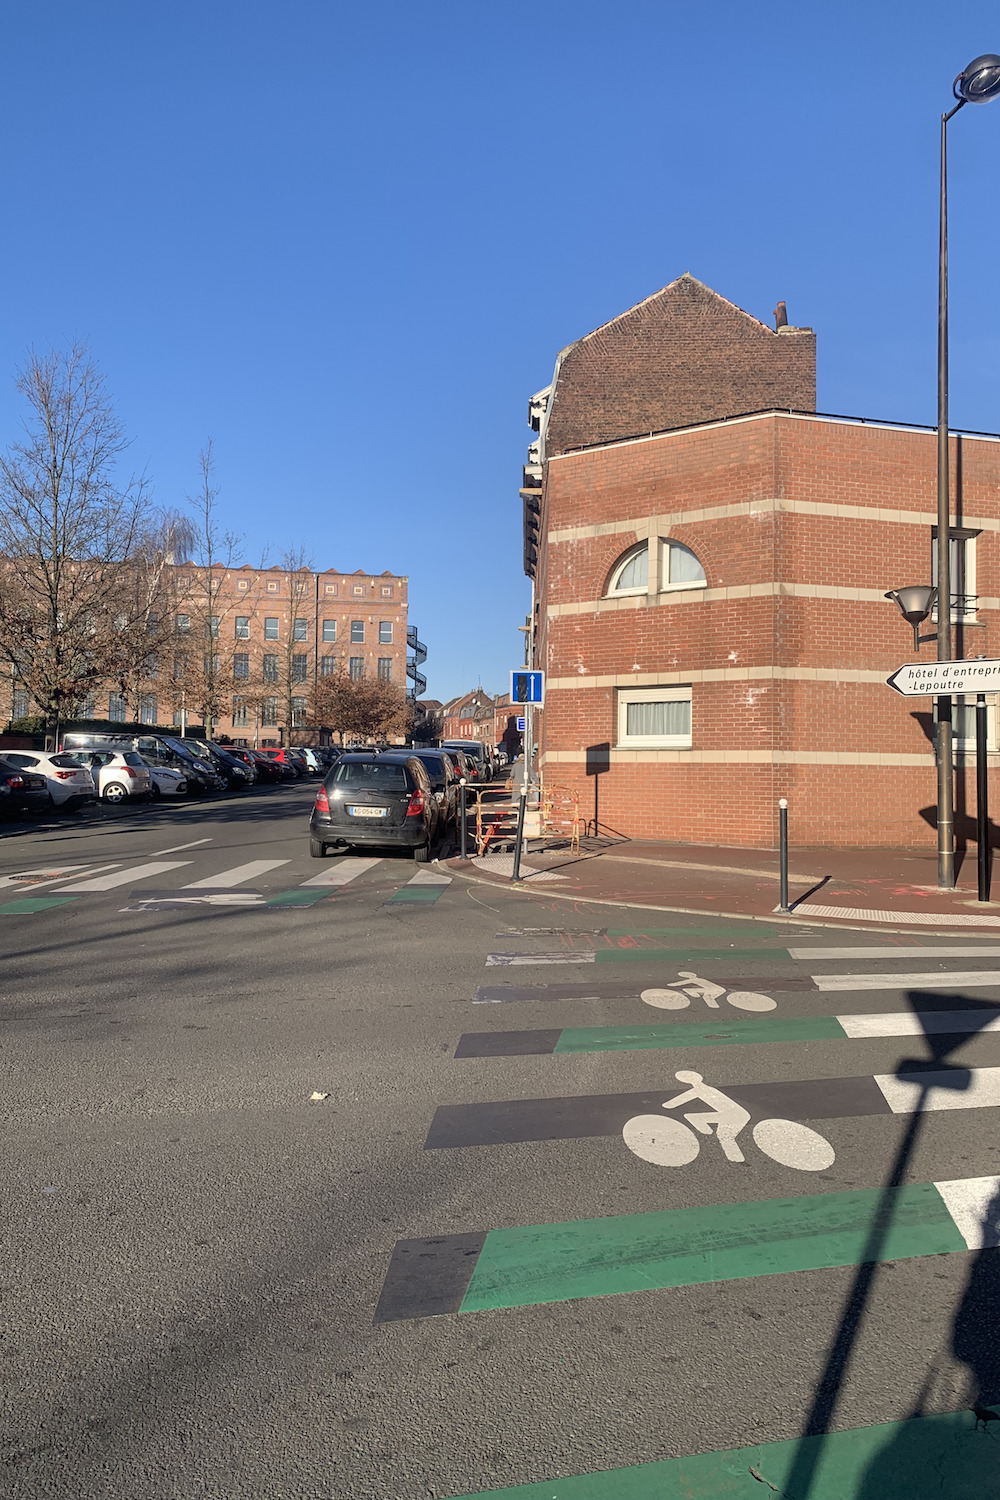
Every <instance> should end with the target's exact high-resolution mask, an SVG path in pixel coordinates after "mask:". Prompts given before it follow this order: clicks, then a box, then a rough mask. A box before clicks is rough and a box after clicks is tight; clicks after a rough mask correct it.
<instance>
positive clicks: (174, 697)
mask: <svg viewBox="0 0 1000 1500" xmlns="http://www.w3.org/2000/svg"><path fill="white" fill-rule="evenodd" d="M198 468H199V472H200V484H199V487H198V491H197V493H196V494H195V495H189V496H188V497H187V502H188V506H189V513H188V516H187V517H186V518H185V521H186V524H185V525H184V527H183V538H182V539H183V543H184V547H183V553H184V561H185V562H186V563H190V566H191V572H190V575H189V583H188V589H187V591H186V593H184V594H183V595H178V599H177V609H178V611H179V613H178V615H177V617H176V620H175V629H174V634H173V637H172V649H171V650H170V652H169V655H170V656H171V657H172V660H170V661H168V662H166V663H165V667H166V669H167V672H168V674H169V679H168V680H169V691H168V696H169V697H170V698H171V701H172V702H173V703H174V705H175V706H176V707H178V708H184V709H185V710H186V711H187V712H188V713H190V714H191V715H192V717H193V716H194V715H200V716H201V719H202V722H203V723H204V724H205V726H206V728H207V730H208V733H209V734H211V733H212V726H213V721H214V720H218V719H220V718H222V717H223V709H224V707H226V706H227V703H226V700H227V699H228V698H229V695H230V694H231V692H232V686H233V656H234V654H235V644H236V643H235V639H233V640H230V635H229V632H228V631H226V630H224V628H223V627H224V623H225V621H226V620H227V619H228V617H229V616H230V614H232V613H233V612H234V610H235V608H236V599H235V596H234V595H233V593H232V591H231V590H227V589H226V586H225V585H226V575H227V573H228V571H229V569H231V568H235V567H239V566H240V564H241V563H242V560H243V538H242V536H240V535H239V534H238V533H237V532H235V531H229V530H227V529H225V528H224V526H223V525H222V523H221V521H220V519H219V508H218V504H217V502H218V497H219V493H220V488H219V486H218V485H217V484H215V483H214V472H215V463H214V458H213V454H212V440H211V438H209V440H208V442H207V443H206V444H205V447H204V448H203V449H202V451H201V452H200V453H199V455H198ZM180 621H185V622H186V625H185V627H184V628H183V629H182V630H179V629H178V626H179V622H180Z"/></svg>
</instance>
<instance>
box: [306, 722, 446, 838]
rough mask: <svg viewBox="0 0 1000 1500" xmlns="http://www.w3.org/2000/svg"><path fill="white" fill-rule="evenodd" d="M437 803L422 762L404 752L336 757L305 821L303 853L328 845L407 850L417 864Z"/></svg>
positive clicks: (434, 825)
mask: <svg viewBox="0 0 1000 1500" xmlns="http://www.w3.org/2000/svg"><path fill="white" fill-rule="evenodd" d="M437 829H438V805H437V799H436V798H435V796H434V793H433V791H432V789H431V782H430V777H429V776H428V774H427V768H426V766H425V765H424V764H423V763H422V762H421V761H420V760H418V759H417V757H416V756H415V755H410V754H409V753H408V752H407V751H405V750H401V751H399V752H396V753H394V752H392V751H390V752H389V753H388V754H384V753H383V754H379V755H375V754H373V753H372V752H371V751H362V752H360V753H358V754H353V755H342V756H341V758H340V760H338V762H337V764H336V765H335V766H332V767H331V768H330V770H329V771H328V772H327V774H326V776H325V777H324V778H323V785H322V786H321V787H320V789H319V791H318V792H317V793H316V803H315V806H314V807H313V810H312V816H311V817H310V819H309V853H310V854H311V855H312V857H313V858H314V859H322V858H323V856H324V854H325V853H326V850H327V845H329V844H346V845H347V846H348V847H351V846H353V845H359V846H362V845H363V846H365V847H367V848H372V847H374V846H377V847H380V848H381V847H389V846H392V845H395V846H396V847H397V848H402V849H412V850H413V858H414V859H415V860H417V861H418V863H420V864H423V863H424V862H425V861H426V860H428V859H430V854H431V843H432V842H433V840H434V838H435V837H436V835H437Z"/></svg>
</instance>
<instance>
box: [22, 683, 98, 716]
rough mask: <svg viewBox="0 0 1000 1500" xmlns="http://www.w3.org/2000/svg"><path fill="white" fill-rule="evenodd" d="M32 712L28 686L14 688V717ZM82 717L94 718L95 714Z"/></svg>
mask: <svg viewBox="0 0 1000 1500" xmlns="http://www.w3.org/2000/svg"><path fill="white" fill-rule="evenodd" d="M30 713H31V694H30V693H29V692H28V689H27V688H15V689H14V701H13V704H12V707H11V715H10V716H11V718H12V719H26V718H27V717H28V715H29V714H30ZM80 717H81V718H91V719H92V718H93V717H94V716H93V714H81V716H80Z"/></svg>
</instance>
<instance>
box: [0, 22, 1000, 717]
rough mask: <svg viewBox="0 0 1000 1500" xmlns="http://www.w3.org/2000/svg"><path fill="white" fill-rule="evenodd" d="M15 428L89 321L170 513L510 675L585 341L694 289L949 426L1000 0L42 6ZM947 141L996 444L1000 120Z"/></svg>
mask: <svg viewBox="0 0 1000 1500" xmlns="http://www.w3.org/2000/svg"><path fill="white" fill-rule="evenodd" d="M0 25H2V31H0V38H2V47H3V56H4V59H5V63H6V67H5V70H4V73H5V77H4V88H3V90H2V92H0V113H2V116H3V121H2V140H3V142H4V149H3V154H2V162H3V178H2V181H3V216H2V217H3V224H4V231H3V234H2V236H0V273H2V274H0V285H2V287H3V289H4V295H3V297H2V304H0V306H2V316H0V340H2V344H0V441H3V442H6V441H8V440H9V438H10V436H11V435H12V434H13V432H14V430H15V425H16V422H17V419H18V408H17V405H16V402H15V399H14V397H13V393H12V390H11V385H10V381H9V380H8V379H7V378H6V376H7V373H8V372H13V370H14V368H15V367H16V366H17V364H18V363H19V362H20V361H21V360H22V359H23V357H24V353H25V351H26V349H27V348H28V346H29V345H31V344H36V345H46V344H49V343H54V344H64V343H66V342H68V341H69V340H70V339H72V338H73V337H74V336H80V337H83V338H85V339H87V340H88V341H89V342H90V344H91V346H92V348H93V351H94V353H95V355H96V356H97V358H98V360H99V362H100V363H101V365H102V367H103V368H104V370H105V371H106V373H107V376H108V379H109V383H110V386H111V388H112V390H113V392H114V394H115V396H116V399H117V401H118V404H119V408H120V410H121V413H122V416H123V419H124V422H125V425H126V427H127V429H128V431H129V433H130V434H131V435H132V438H133V448H132V457H133V459H134V461H135V463H136V466H137V467H139V468H142V467H146V468H148V471H149V474H150V476H151V478H152V480H153V482H154V484H155V490H156V496H157V499H158V500H159V501H160V502H161V503H162V504H164V505H168V506H169V505H175V504H177V503H178V502H179V501H180V500H181V499H182V498H183V495H184V494H185V492H186V491H188V492H190V491H193V490H194V488H195V486H196V483H197V455H198V452H199V449H200V448H201V447H202V445H203V444H204V442H205V440H206V438H207V437H208V436H211V437H212V438H213V439H214V443H215V455H216V462H217V474H216V477H217V481H218V482H219V484H221V486H222V496H221V501H222V504H223V506H224V508H225V513H226V518H227V520H228V521H229V522H230V524H232V525H233V526H235V528H236V529H238V530H239V531H241V532H243V533H244V535H245V537H246V553H247V558H248V560H250V561H254V560H256V558H257V557H258V556H259V555H260V553H261V552H262V551H263V550H264V549H267V550H268V551H269V553H270V556H271V558H272V560H273V559H275V558H277V557H278V556H280V554H281V553H282V552H283V551H284V550H285V548H287V547H289V546H293V545H295V544H298V543H304V544H305V545H306V547H307V549H308V552H309V554H310V556H311V559H312V560H313V562H314V563H316V564H317V565H320V566H327V567H337V568H343V569H354V568H356V567H361V568H364V569H366V570H368V569H371V570H373V571H381V570H382V569H383V568H390V569H392V570H393V571H398V572H406V573H408V574H409V575H410V605H411V620H412V621H413V622H414V623H416V624H417V625H418V626H419V628H420V634H421V636H422V638H423V639H424V640H425V641H426V643H427V646H428V648H429V656H428V661H427V664H426V667H425V669H424V670H425V671H426V673H427V676H428V679H429V687H428V692H429V693H430V694H432V695H433V696H436V697H447V696H449V695H451V694H453V693H456V692H458V691H460V690H461V689H463V688H465V687H467V686H473V685H475V684H476V683H477V682H479V681H480V680H481V681H482V682H483V684H484V685H485V686H486V687H487V688H494V689H495V688H498V687H500V686H502V685H503V684H504V683H505V681H506V671H507V669H508V668H509V667H510V666H512V665H514V664H515V663H516V662H517V660H518V659H519V654H520V650H521V637H520V635H519V634H518V631H517V626H518V624H519V623H521V622H523V619H524V615H525V612H526V609H527V606H528V587H527V582H526V580H525V579H524V577H523V575H522V572H521V540H520V501H519V499H518V495H517V491H518V487H519V483H520V468H521V464H522V462H523V460H524V451H525V447H526V444H527V442H528V440H529V438H530V436H531V434H530V433H529V431H528V429H527V426H526V402H527V397H528V396H529V394H530V393H531V392H532V391H534V390H536V389H538V388H539V387H541V386H543V385H545V384H547V382H548V380H549V379H550V377H551V373H552V366H553V362H554V359H555V355H556V353H557V351H558V350H559V349H560V348H561V347H562V346H564V345H565V344H567V343H569V342H571V341H572V340H573V339H575V338H578V337H580V336H581V335H582V334H584V333H586V332H588V331H589V330H590V329H591V328H594V327H596V326H597V325H598V324H600V323H602V322H604V321H606V320H607V319H608V318H610V317H613V316H615V314H616V313H618V312H621V311H622V310H624V309H625V308H627V307H629V306H631V305H632V304H633V303H634V302H637V301H639V300H641V299H642V298H643V297H646V296H648V295H649V294H650V293H651V292H652V291H654V290H656V288H658V287H660V286H662V285H664V284H665V283H666V282H668V281H671V280H673V279H674V277H676V276H678V275H680V274H681V273H682V272H683V271H686V270H689V271H691V272H692V273H693V274H694V275H695V276H697V277H699V278H700V279H701V280H703V281H706V282H708V283H709V285H711V286H713V287H715V288H716V289H717V290H718V291H720V292H721V293H723V295H725V296H727V297H729V298H731V299H732V300H733V301H734V302H736V303H738V304H739V305H740V306H742V307H745V308H746V309H747V310H748V311H750V312H752V313H754V314H755V315H757V316H758V317H761V318H764V319H769V318H770V314H771V309H772V308H773V307H774V305H775V302H776V301H777V300H778V299H779V298H783V299H784V300H785V301H786V302H787V304H788V311H789V318H790V320H791V321H792V322H793V323H800V324H810V325H812V326H813V327H815V328H816V330H817V333H818V337H819V400H818V404H819V407H820V409H821V410H824V411H831V412H845V413H850V414H857V415H868V416H877V417H888V418H896V419H902V420H909V421H916V422H933V420H934V391H935V376H934V360H935V327H936V253H937V217H936V215H937V206H936V192H937V181H936V174H937V140H938V136H937V132H938V120H939V117H940V113H941V111H942V109H944V108H947V107H948V104H949V100H950V90H951V81H952V78H953V77H954V76H955V74H956V73H958V72H959V71H960V70H961V69H962V68H963V67H964V66H965V64H966V63H967V62H968V61H970V59H971V58H972V57H974V56H975V55H977V54H978V53H980V52H984V51H993V50H996V51H998V52H1000V15H998V13H997V10H996V7H995V6H990V7H987V6H986V5H985V4H974V3H965V4H963V3H961V0H957V3H956V0H952V3H951V4H950V5H948V6H943V5H941V4H939V3H938V4H934V5H931V4H928V3H925V0H911V3H907V4H902V3H895V4H885V3H883V4H881V5H872V4H870V3H869V4H860V3H857V0H840V3H838V4H836V5H833V4H829V3H828V4H825V5H817V4H803V3H802V0H795V3H774V0H757V3H756V4H754V5H752V6H750V5H747V4H746V3H745V0H741V3H730V0H722V3H715V4H711V3H707V4H702V5H701V6H700V7H693V6H690V5H689V4H686V3H685V4H676V3H673V0H659V3H642V0H613V3H612V0H604V3H599V4H598V3H593V0H547V3H545V4H544V5H543V4H539V3H537V0H533V3H531V4H521V3H518V0H506V3H505V4H503V5H493V6H487V5H485V4H481V3H480V4H469V3H468V0H465V3H463V4H457V3H451V0H442V3H425V4H420V5H416V4H414V3H413V0H383V3H381V4H378V5H375V4H367V5H346V4H337V3H328V0H324V3H318V0H283V3H281V4H276V3H274V0H270V3H263V0H238V3H237V0H198V3H197V4H195V3H189V0H171V3H170V4H166V3H163V0H161V3H160V4H157V5H154V4H149V3H146V4H141V5H139V4H136V3H134V0H88V3H87V4H86V5H81V4H79V0H48V3H46V4H45V5H20V6H15V5H7V6H6V7H5V8H4V12H3V18H2V23H0ZM950 129H951V148H952V149H951V165H952V173H951V194H952V221H951V231H952V238H951V271H952V420H953V423H954V424H955V425H962V426H966V427H969V428H975V429H982V430H988V431H997V430H1000V299H998V297H997V295H996V292H997V279H996V260H997V254H996V245H997V242H998V240H1000V233H998V231H1000V203H998V195H997V193H996V181H997V166H998V162H1000V103H996V104H994V105H992V106H989V105H986V106H982V107H975V108H973V107H969V108H967V109H965V110H963V111H962V113H961V114H960V115H959V116H958V117H957V119H956V120H955V122H954V124H953V125H952V126H951V127H950Z"/></svg>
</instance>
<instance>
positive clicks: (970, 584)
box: [606, 527, 979, 620]
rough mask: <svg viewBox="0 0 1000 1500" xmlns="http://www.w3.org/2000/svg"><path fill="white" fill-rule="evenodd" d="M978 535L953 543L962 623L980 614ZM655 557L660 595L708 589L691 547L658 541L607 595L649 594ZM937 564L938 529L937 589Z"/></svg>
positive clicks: (635, 556) (619, 570) (620, 567)
mask: <svg viewBox="0 0 1000 1500" xmlns="http://www.w3.org/2000/svg"><path fill="white" fill-rule="evenodd" d="M978 535H979V533H978V532H977V531H972V530H969V529H966V528H963V527H956V528H954V529H953V530H952V533H951V536H950V539H949V543H948V556H949V570H950V573H951V612H952V619H956V620H961V619H965V618H968V617H969V616H971V615H974V614H975V613H976V604H977V600H976V551H975V543H976V537H977V536H978ZM651 553H652V555H653V557H654V558H655V560H656V566H657V569H658V572H657V576H656V592H658V593H664V592H666V591H668V590H670V589H677V590H680V589H698V588H705V587H706V584H707V580H706V578H705V570H704V568H703V567H702V565H701V563H700V562H699V561H698V559H697V557H696V556H695V554H694V553H693V552H692V551H691V549H690V547H685V546H683V545H682V544H681V543H680V542H673V541H670V540H668V538H666V537H658V538H657V539H656V541H655V542H653V543H652V544H651V543H650V542H640V543H639V545H638V546H637V547H632V548H630V549H629V551H628V552H626V553H625V555H624V557H621V558H619V560H618V562H617V563H616V564H615V566H614V567H613V568H612V570H611V577H610V579H609V580H608V587H607V591H606V592H607V594H608V595H622V594H647V593H648V592H649V565H650V555H651ZM937 563H938V558H937V527H934V528H932V531H931V583H932V584H933V585H934V586H935V587H936V586H937Z"/></svg>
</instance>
